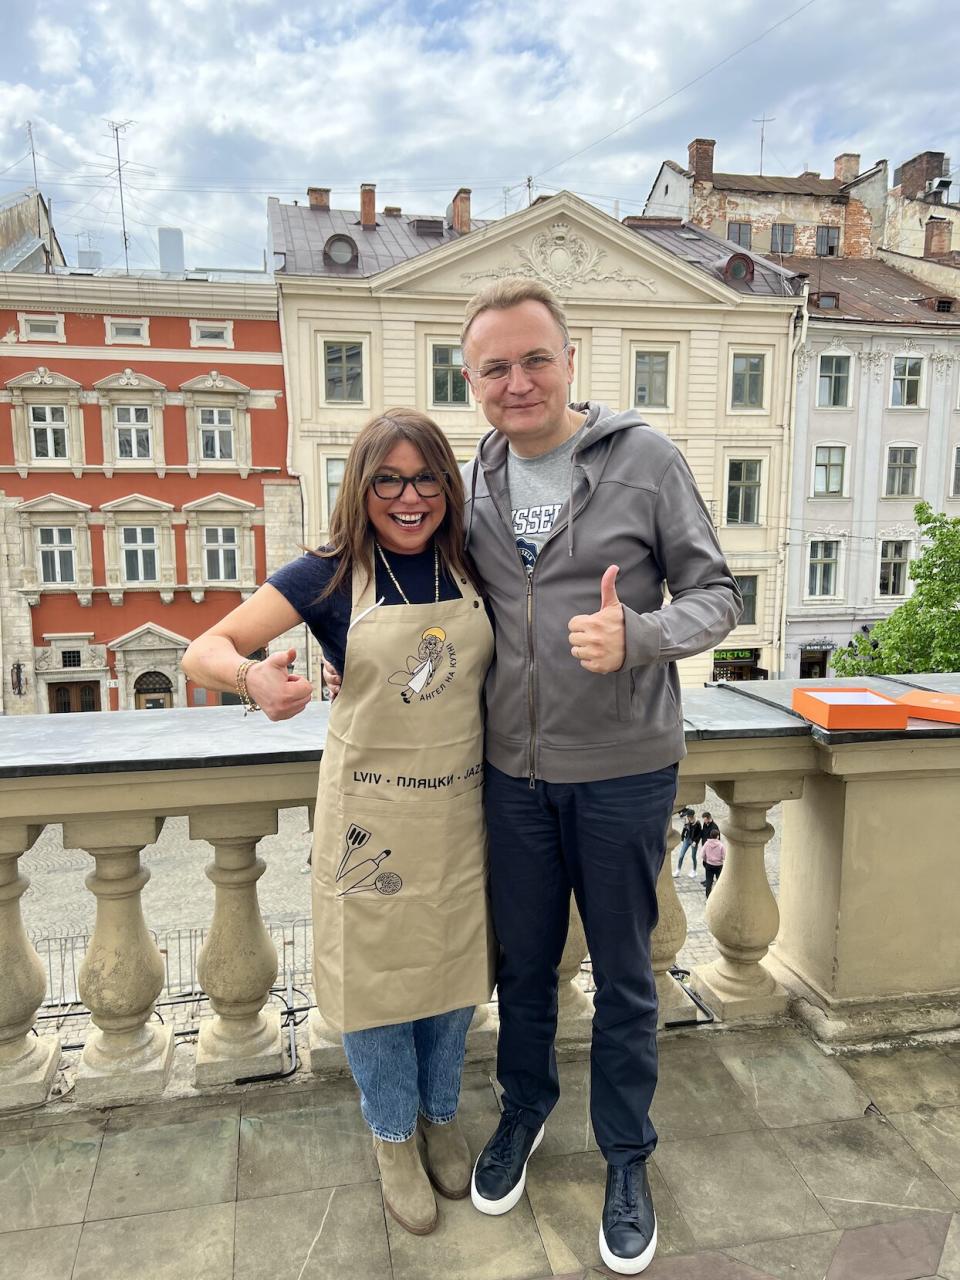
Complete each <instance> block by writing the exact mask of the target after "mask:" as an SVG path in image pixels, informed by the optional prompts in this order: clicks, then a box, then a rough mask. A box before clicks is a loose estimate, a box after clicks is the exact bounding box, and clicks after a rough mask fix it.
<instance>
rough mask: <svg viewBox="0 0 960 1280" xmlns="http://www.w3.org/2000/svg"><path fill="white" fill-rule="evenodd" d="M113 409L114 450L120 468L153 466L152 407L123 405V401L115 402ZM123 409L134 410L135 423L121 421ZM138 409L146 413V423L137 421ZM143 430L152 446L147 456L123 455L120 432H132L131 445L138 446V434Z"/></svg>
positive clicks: (136, 454) (146, 405)
mask: <svg viewBox="0 0 960 1280" xmlns="http://www.w3.org/2000/svg"><path fill="white" fill-rule="evenodd" d="M112 407H113V448H114V453H115V457H116V465H117V466H118V467H129V466H134V467H137V466H139V467H142V466H143V465H144V463H150V464H151V465H152V463H153V414H152V413H151V412H150V405H149V404H137V403H136V402H133V403H131V404H123V403H122V402H121V401H114V403H113V406H112ZM121 409H129V410H132V412H133V416H134V421H132V422H121V421H120V410H121ZM138 409H140V410H141V411H144V412H146V415H147V420H146V422H137V421H136V411H137V410H138ZM143 430H146V432H147V439H148V441H149V444H150V451H149V453H146V454H138V453H134V454H131V455H130V457H127V456H126V455H125V454H122V453H121V452H120V432H121V431H130V432H131V433H133V434H132V436H131V444H132V445H136V432H137V431H143Z"/></svg>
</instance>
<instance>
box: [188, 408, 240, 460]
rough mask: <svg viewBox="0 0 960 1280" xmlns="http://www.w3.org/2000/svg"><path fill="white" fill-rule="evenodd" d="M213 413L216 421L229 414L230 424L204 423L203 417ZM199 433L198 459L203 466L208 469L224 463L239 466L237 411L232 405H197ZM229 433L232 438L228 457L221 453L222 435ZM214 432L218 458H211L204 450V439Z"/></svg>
mask: <svg viewBox="0 0 960 1280" xmlns="http://www.w3.org/2000/svg"><path fill="white" fill-rule="evenodd" d="M205 413H212V414H213V415H214V418H215V419H219V416H220V414H222V413H227V414H229V415H230V421H229V424H226V425H225V424H223V423H221V422H219V421H214V422H204V420H203V415H204V414H205ZM197 431H198V433H199V439H198V441H197V457H198V460H199V462H200V464H201V465H202V466H205V467H208V466H211V465H212V464H215V463H218V462H222V463H226V464H227V465H228V466H231V467H235V466H236V465H237V410H236V407H235V406H234V405H232V404H198V405H197ZM224 431H226V432H228V433H229V436H230V453H229V455H228V456H226V455H224V454H221V452H220V435H221V432H224ZM208 432H212V433H213V436H214V443H215V445H216V450H217V452H216V456H215V457H213V458H210V457H208V456H207V454H206V453H205V452H204V449H203V437H204V435H205V434H206V433H208Z"/></svg>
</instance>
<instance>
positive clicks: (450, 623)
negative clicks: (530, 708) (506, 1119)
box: [312, 573, 493, 1031]
mask: <svg viewBox="0 0 960 1280" xmlns="http://www.w3.org/2000/svg"><path fill="white" fill-rule="evenodd" d="M353 577H354V583H353V610H352V613H351V617H350V631H349V635H348V641H347V654H348V659H347V661H346V662H345V672H344V680H343V686H342V688H341V691H340V695H339V697H338V698H336V700H335V701H334V703H333V705H332V707H331V711H330V725H329V729H328V731H327V743H326V747H325V748H324V753H323V760H322V762H321V765H320V783H319V787H318V790H317V812H316V824H315V831H314V844H313V876H312V885H313V952H314V966H313V967H314V983H315V992H316V1000H317V1007H318V1008H319V1010H320V1012H321V1014H322V1015H323V1017H324V1018H325V1019H326V1021H327V1022H328V1023H330V1025H331V1026H333V1027H335V1028H337V1029H338V1030H340V1031H361V1030H363V1029H364V1028H367V1027H380V1026H388V1025H390V1024H391V1023H397V1022H408V1021H412V1020H413V1019H416V1018H427V1017H431V1016H433V1015H434V1014H438V1013H446V1012H449V1011H450V1010H451V1009H460V1008H463V1007H465V1006H467V1005H473V1004H478V1003H482V1002H484V1001H486V1000H489V999H490V992H491V989H492V986H493V981H492V973H493V934H492V929H491V926H490V921H489V911H488V905H487V886H486V835H485V830H484V822H483V807H482V798H483V785H482V784H483V724H482V718H481V690H482V688H483V680H484V676H485V675H486V670H487V667H488V665H489V663H490V659H491V656H492V653H493V633H492V630H491V627H490V623H489V621H488V619H487V614H486V610H485V609H484V608H483V604H482V602H481V601H480V599H479V598H478V596H477V594H476V592H475V591H474V589H473V587H472V586H471V585H470V583H469V582H468V581H467V580H466V579H464V578H463V577H461V578H460V579H459V581H458V584H457V585H458V586H459V587H460V590H461V591H462V592H463V597H462V599H457V600H442V601H440V602H439V603H438V604H412V605H390V606H386V605H377V603H376V595H375V583H374V579H373V578H371V580H370V581H369V582H367V583H365V584H363V585H361V586H360V587H358V582H357V579H361V580H362V578H363V574H362V573H355V574H354V575H353Z"/></svg>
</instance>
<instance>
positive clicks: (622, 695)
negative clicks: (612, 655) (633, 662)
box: [614, 667, 635, 720]
mask: <svg viewBox="0 0 960 1280" xmlns="http://www.w3.org/2000/svg"><path fill="white" fill-rule="evenodd" d="M614 679H615V680H616V682H617V719H618V720H632V719H633V715H634V712H633V702H634V699H633V693H634V687H635V679H634V669H633V667H624V668H622V670H620V671H618V672H616V674H615V675H614Z"/></svg>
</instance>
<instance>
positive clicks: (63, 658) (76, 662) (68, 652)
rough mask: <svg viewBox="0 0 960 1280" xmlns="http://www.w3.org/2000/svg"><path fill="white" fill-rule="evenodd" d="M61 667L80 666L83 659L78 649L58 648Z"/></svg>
mask: <svg viewBox="0 0 960 1280" xmlns="http://www.w3.org/2000/svg"><path fill="white" fill-rule="evenodd" d="M60 665H61V667H82V666H83V659H82V655H81V653H80V650H79V649H61V650H60Z"/></svg>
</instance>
